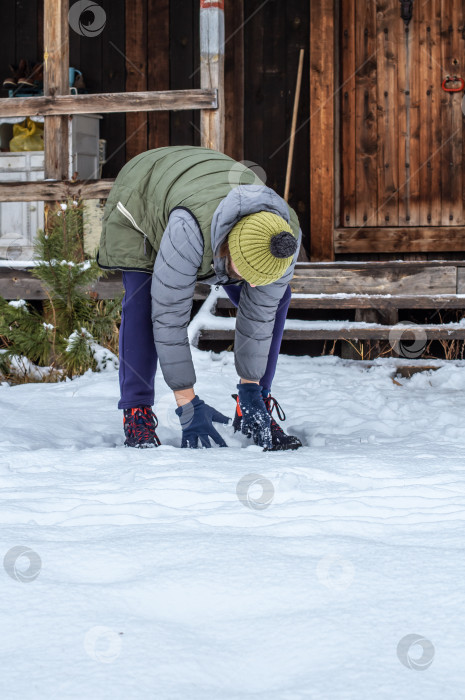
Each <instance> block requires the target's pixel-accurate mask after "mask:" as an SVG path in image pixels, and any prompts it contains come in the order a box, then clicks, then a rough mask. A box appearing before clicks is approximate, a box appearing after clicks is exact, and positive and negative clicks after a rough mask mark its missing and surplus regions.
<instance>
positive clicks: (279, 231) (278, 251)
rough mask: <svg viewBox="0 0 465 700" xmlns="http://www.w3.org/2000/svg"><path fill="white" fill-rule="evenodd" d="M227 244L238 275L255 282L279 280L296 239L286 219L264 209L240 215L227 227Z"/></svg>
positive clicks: (265, 282)
mask: <svg viewBox="0 0 465 700" xmlns="http://www.w3.org/2000/svg"><path fill="white" fill-rule="evenodd" d="M228 244H229V252H230V254H231V259H232V261H233V263H234V265H235V267H236V269H237V271H238V272H239V274H240V275H241V277H243V278H244V279H245V280H246V282H249V284H256V285H259V286H263V285H266V284H271V283H272V282H276V280H279V279H280V278H281V277H282V276H283V275H284V273H285V272H286V270H287V269H288V267H289V265H290V264H291V262H292V258H293V256H294V253H295V251H296V249H297V239H296V238H295V236H294V234H293V233H292V229H291V227H290V226H289V224H288V223H287V221H285V220H284V219H283V218H282V217H281V216H277V214H272V213H271V212H268V211H260V212H258V213H257V214H249V216H244V217H243V218H242V219H240V220H239V221H238V222H237V224H236V225H235V226H234V227H233V228H232V229H231V232H230V234H229V236H228Z"/></svg>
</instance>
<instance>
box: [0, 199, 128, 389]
mask: <svg viewBox="0 0 465 700" xmlns="http://www.w3.org/2000/svg"><path fill="white" fill-rule="evenodd" d="M34 257H35V259H36V261H37V263H36V267H35V268H34V270H33V275H34V276H35V277H37V278H38V279H40V280H41V281H42V283H43V286H44V288H45V290H46V294H47V299H46V300H45V301H44V304H43V313H42V314H41V313H39V312H38V311H37V310H35V309H34V308H33V307H32V306H31V305H29V304H27V303H26V302H25V301H22V300H20V301H18V302H9V303H8V302H7V301H6V300H5V299H2V298H0V341H1V343H2V345H3V351H2V353H1V354H0V357H1V363H0V373H2V374H3V375H4V376H7V375H8V372H5V367H6V366H8V361H9V358H10V360H11V358H13V357H25V358H27V359H28V360H30V361H31V362H33V363H34V364H36V365H41V366H49V367H51V368H52V369H54V370H56V372H57V376H61V377H62V378H64V377H73V376H75V375H78V374H82V373H83V372H85V371H87V370H88V369H92V370H96V369H99V368H100V367H101V366H102V361H103V364H105V362H108V361H110V358H111V353H117V348H118V328H119V322H120V312H121V297H119V298H118V299H113V300H108V301H107V300H105V301H102V300H100V301H98V300H96V299H94V298H92V295H91V294H90V293H89V291H88V287H89V285H91V284H92V283H93V282H95V281H97V279H98V278H99V277H101V276H102V274H104V273H102V270H101V269H100V268H99V267H98V265H97V263H96V261H95V260H94V259H89V258H88V256H86V254H85V251H84V237H83V203H82V201H80V202H76V201H73V200H68V202H66V203H62V204H61V205H58V206H57V208H56V209H54V210H51V211H49V212H48V216H47V223H46V227H45V229H44V230H40V231H38V233H37V238H36V242H35V247H34ZM101 346H103V348H107V350H109V351H110V352H107V353H105V352H103V353H102V352H101V349H102V347H101ZM113 359H114V358H113ZM2 367H3V369H2ZM10 368H11V362H10Z"/></svg>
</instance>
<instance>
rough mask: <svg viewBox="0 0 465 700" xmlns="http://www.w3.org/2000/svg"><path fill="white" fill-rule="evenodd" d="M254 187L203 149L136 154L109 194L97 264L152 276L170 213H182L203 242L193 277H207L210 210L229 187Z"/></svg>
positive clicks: (228, 161) (227, 161) (249, 176)
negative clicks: (189, 216) (190, 218)
mask: <svg viewBox="0 0 465 700" xmlns="http://www.w3.org/2000/svg"><path fill="white" fill-rule="evenodd" d="M256 183H257V179H256V176H255V174H254V173H253V172H252V171H251V170H248V169H247V168H246V167H245V166H243V165H242V164H240V163H237V162H236V161H235V160H233V159H232V158H229V157H228V156H226V155H224V154H223V153H219V152H217V151H212V150H210V149H208V148H199V147H195V146H192V147H190V146H171V147H166V148H156V149H154V150H152V151H147V152H146V153H141V154H140V155H138V156H136V157H135V158H133V159H132V160H130V161H129V163H127V164H126V165H125V166H124V168H123V169H122V170H121V172H120V173H119V175H118V177H117V178H116V181H115V184H114V185H113V188H112V190H111V192H110V195H109V198H108V200H107V204H106V207H105V214H104V219H103V229H102V235H101V238H100V247H99V251H98V254H97V261H98V264H99V265H100V267H102V268H108V269H115V268H116V269H120V270H141V271H143V272H150V273H152V272H153V266H154V263H155V258H156V255H157V252H158V249H159V246H160V242H161V238H162V236H163V232H164V230H165V229H166V226H167V224H168V218H169V216H170V213H171V212H172V211H173V209H176V208H183V209H187V210H188V211H189V212H191V214H193V216H194V217H195V218H196V219H197V222H198V224H199V227H200V229H201V231H202V234H203V238H204V241H205V247H204V254H203V259H202V265H201V267H200V268H199V272H198V277H199V278H202V277H207V276H209V275H210V274H211V273H212V269H211V265H212V260H213V252H212V246H211V235H210V229H211V222H212V218H213V214H214V213H215V210H216V209H217V207H218V205H219V203H220V202H221V200H222V199H224V198H225V197H226V196H227V194H228V193H229V192H230V191H231V188H232V187H235V186H237V185H251V184H256Z"/></svg>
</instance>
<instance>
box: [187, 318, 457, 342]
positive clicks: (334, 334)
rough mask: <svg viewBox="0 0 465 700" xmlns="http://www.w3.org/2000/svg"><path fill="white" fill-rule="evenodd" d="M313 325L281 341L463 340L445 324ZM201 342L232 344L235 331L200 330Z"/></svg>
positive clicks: (288, 331) (290, 332)
mask: <svg viewBox="0 0 465 700" xmlns="http://www.w3.org/2000/svg"><path fill="white" fill-rule="evenodd" d="M310 324H313V322H312V321H307V322H305V328H302V329H300V330H299V329H293V328H289V329H285V330H284V334H283V340H298V341H305V340H389V339H391V340H393V341H395V340H400V339H401V338H402V340H403V342H406V343H407V342H409V340H412V341H413V340H414V339H415V338H418V337H419V336H421V337H422V338H427V339H428V340H465V326H459V325H458V324H444V325H437V326H422V325H405V326H404V325H400V324H397V325H395V326H381V325H375V324H366V325H363V326H359V325H357V324H356V323H352V324H351V323H346V324H341V323H335V324H334V326H333V327H331V324H330V323H325V322H324V323H323V324H321V325H320V327H318V322H315V324H314V326H311V325H310ZM200 340H202V341H214V340H216V341H219V340H221V341H232V340H234V329H207V328H205V329H203V330H201V331H200Z"/></svg>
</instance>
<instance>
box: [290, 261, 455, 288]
mask: <svg viewBox="0 0 465 700" xmlns="http://www.w3.org/2000/svg"><path fill="white" fill-rule="evenodd" d="M291 288H292V291H293V292H296V293H306V294H321V293H326V294H337V293H344V294H400V295H405V294H413V295H418V294H429V295H431V294H455V293H456V290H457V268H456V267H455V266H452V265H450V266H447V267H446V266H444V267H441V266H437V267H423V266H418V265H412V266H410V265H408V264H405V265H404V266H391V267H389V266H386V267H384V268H382V272H381V271H380V269H379V268H370V267H368V268H364V267H360V268H359V269H352V270H351V269H348V270H346V269H343V268H340V269H339V270H335V269H332V270H331V269H324V268H320V269H317V268H312V269H309V270H303V269H296V271H295V275H294V278H293V279H292V281H291Z"/></svg>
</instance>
